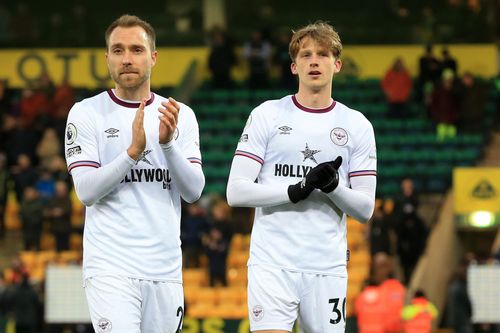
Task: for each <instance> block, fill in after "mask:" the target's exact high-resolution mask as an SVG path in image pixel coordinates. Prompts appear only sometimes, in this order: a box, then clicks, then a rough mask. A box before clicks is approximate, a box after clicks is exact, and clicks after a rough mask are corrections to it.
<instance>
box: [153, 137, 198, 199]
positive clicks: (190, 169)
mask: <svg viewBox="0 0 500 333" xmlns="http://www.w3.org/2000/svg"><path fill="white" fill-rule="evenodd" d="M161 147H162V150H163V154H164V155H165V159H166V160H167V163H168V170H169V172H170V173H171V174H172V178H173V179H174V182H175V185H176V186H177V189H178V190H179V193H180V195H181V197H182V198H183V199H184V200H185V201H187V202H194V201H196V200H198V199H199V198H200V196H201V193H202V191H203V187H204V186H205V175H204V174H203V170H202V169H201V167H200V166H198V165H196V164H195V163H191V162H190V161H189V160H188V159H187V158H186V157H185V156H183V155H182V153H181V151H180V149H179V147H178V146H177V144H176V143H175V142H169V143H166V144H164V145H161Z"/></svg>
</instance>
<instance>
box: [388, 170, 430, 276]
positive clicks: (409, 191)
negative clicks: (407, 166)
mask: <svg viewBox="0 0 500 333" xmlns="http://www.w3.org/2000/svg"><path fill="white" fill-rule="evenodd" d="M418 205H419V201H418V195H417V194H416V193H415V190H414V186H413V181H412V180H411V179H409V178H405V179H403V181H402V182H401V194H400V195H399V196H398V197H397V198H396V199H395V203H394V213H393V218H394V220H393V221H394V228H395V231H396V238H397V253H398V256H399V259H400V262H401V266H402V268H403V273H404V284H405V285H408V283H409V281H410V278H411V275H412V273H413V270H414V269H415V266H416V265H417V262H418V259H419V258H420V256H421V255H422V253H423V252H424V249H425V244H426V241H427V234H428V231H427V226H426V225H425V223H424V221H423V220H422V219H421V218H420V216H419V214H418V211H417V209H418Z"/></svg>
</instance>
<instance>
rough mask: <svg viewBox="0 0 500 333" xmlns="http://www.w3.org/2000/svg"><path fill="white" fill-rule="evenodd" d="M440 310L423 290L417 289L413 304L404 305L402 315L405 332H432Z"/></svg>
mask: <svg viewBox="0 0 500 333" xmlns="http://www.w3.org/2000/svg"><path fill="white" fill-rule="evenodd" d="M437 315H438V310H437V308H436V306H435V305H434V304H432V303H431V302H430V301H429V300H428V299H427V298H426V296H425V293H424V292H423V291H422V290H417V291H416V292H415V295H414V296H413V299H412V300H411V304H409V305H407V306H405V307H404V309H403V311H402V314H401V316H402V317H403V320H404V321H405V324H404V332H405V333H431V331H432V321H433V320H434V319H435V318H436V317H437Z"/></svg>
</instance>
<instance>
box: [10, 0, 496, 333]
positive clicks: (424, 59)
mask: <svg viewBox="0 0 500 333" xmlns="http://www.w3.org/2000/svg"><path fill="white" fill-rule="evenodd" d="M124 13H130V14H135V15H138V16H140V17H141V18H143V19H145V20H146V21H148V22H150V23H151V24H152V25H153V26H154V28H155V29H156V33H157V48H158V51H159V57H158V62H157V65H156V68H155V70H154V71H153V78H152V86H153V90H154V91H155V92H156V93H158V94H161V95H163V96H173V97H175V98H176V99H178V100H180V101H182V102H185V103H187V104H189V105H190V106H191V107H192V108H193V109H194V111H195V113H196V115H197V118H198V121H199V125H200V141H201V150H202V157H203V168H204V172H205V175H206V180H207V185H206V187H205V190H204V194H203V196H202V198H201V199H200V200H199V201H198V202H197V203H194V204H189V205H184V207H183V208H184V215H183V221H182V233H181V238H182V242H183V245H182V246H183V255H184V269H183V276H184V286H185V287H184V289H185V299H186V312H185V313H186V318H185V321H184V332H188V333H189V332H207V333H208V332H248V331H249V325H248V320H247V312H248V310H247V306H246V283H247V278H246V273H247V272H246V271H247V269H246V261H247V259H248V247H249V241H250V231H251V227H252V218H253V211H252V210H251V209H234V208H230V207H229V206H228V205H227V203H226V201H225V186H226V181H227V178H228V174H229V167H230V163H231V159H232V156H233V153H234V150H235V148H236V144H237V142H238V139H239V136H240V135H241V131H242V129H243V126H244V124H245V121H246V118H247V117H248V115H249V113H250V112H251V110H252V109H253V108H254V107H255V106H257V105H258V104H260V103H261V102H263V101H264V100H267V99H275V98H281V97H283V96H284V95H287V94H292V93H294V92H295V91H296V80H295V78H294V77H293V76H291V75H290V71H289V68H290V59H289V56H288V42H289V38H290V35H291V31H292V30H293V29H297V28H299V27H301V26H303V25H305V24H307V23H310V22H314V21H316V20H319V19H321V20H325V21H328V22H330V23H331V24H332V25H334V26H335V28H336V29H337V30H338V31H339V33H340V36H341V39H342V42H343V44H344V52H343V56H342V60H343V69H342V72H341V73H340V74H339V75H338V76H336V77H335V79H334V88H333V96H334V99H335V100H338V101H340V102H342V103H344V104H346V105H348V106H349V107H351V108H353V109H356V110H359V111H361V112H362V113H363V114H364V115H365V116H366V117H367V118H368V119H369V120H370V121H371V123H372V124H373V126H374V129H375V133H376V140H377V149H378V186H377V204H376V210H375V213H374V215H373V218H372V221H371V222H370V223H369V224H367V225H362V224H360V223H357V222H356V221H353V220H351V219H349V222H348V244H349V249H350V260H349V262H348V273H349V287H348V295H347V296H348V297H347V305H346V309H345V316H346V319H347V331H348V332H358V331H359V332H368V331H367V330H366V328H367V327H372V328H373V327H375V326H376V325H380V324H381V323H382V322H385V321H388V320H389V319H387V320H380V318H393V319H394V321H393V322H392V324H391V325H392V326H391V325H389V324H388V325H385V326H384V328H380V330H377V332H401V331H402V329H403V328H404V327H407V324H408V323H412V322H414V321H418V320H424V321H427V323H428V324H429V325H432V329H433V330H434V331H439V332H476V333H478V332H499V326H498V325H499V323H500V265H499V263H500V236H499V235H500V233H499V225H500V223H499V221H500V168H499V166H500V112H499V101H500V99H499V98H500V77H499V76H498V73H499V72H498V64H499V53H498V46H499V42H500V1H498V0H437V1H417V0H411V1H410V0H408V1H398V0H385V1H382V0H379V1H368V0H364V1H362V0H353V1H316V2H296V3H293V4H291V3H290V1H284V0H254V1H252V2H242V1H224V0H167V1H165V0H161V1H160V0H152V1H148V2H147V3H144V4H139V3H137V1H131V0H122V1H120V2H113V3H110V2H109V3H104V2H102V1H95V0H90V1H85V2H75V1H57V0H54V1H43V2H40V1H15V2H14V1H5V0H0V63H1V66H0V117H1V118H0V120H1V123H0V333H3V332H9V333H14V332H18V333H20V332H48V333H51V332H54V333H56V332H57V333H62V332H64V333H72V332H75V333H76V332H93V330H92V327H91V326H90V325H89V319H88V310H87V308H86V303H85V297H84V296H83V290H82V288H81V285H82V281H81V258H82V232H83V225H84V214H85V209H84V206H83V205H82V204H81V203H80V202H79V201H78V199H77V198H76V196H75V193H74V191H73V185H72V181H71V178H70V176H69V175H68V173H67V171H66V165H65V160H64V130H65V124H66V117H67V114H68V112H69V109H70V108H71V107H72V105H73V104H74V103H75V102H77V101H80V100H82V99H83V98H86V97H90V96H92V95H94V94H96V93H98V92H100V91H102V90H103V89H107V88H110V87H112V86H113V84H112V81H111V80H110V78H109V75H108V73H107V68H106V63H105V58H104V52H105V46H104V45H105V43H104V31H105V29H106V27H107V26H108V25H109V24H110V23H111V22H112V21H113V20H114V19H116V18H117V17H118V16H120V15H121V14H124ZM417 291H418V293H417V296H419V297H420V296H422V294H423V295H425V297H426V299H427V301H428V302H430V303H432V304H433V305H434V306H435V309H436V311H431V312H432V313H433V315H432V316H429V317H428V318H427V317H426V318H424V319H422V318H421V317H418V316H417V315H416V313H417V312H418V311H417V312H412V311H408V309H410V310H411V308H408V306H411V302H412V300H414V297H413V296H414V295H415V292H417ZM384 297H385V298H384ZM382 305H383V306H382ZM381 308H384V311H385V312H381ZM405 309H406V310H407V311H406V312H405V311H404V310H405ZM403 312H404V313H405V316H404V320H405V321H404V323H403V319H402V318H403V317H402V316H401V313H403ZM374 325H375V326H374ZM405 325H406V326H405ZM388 327H389V328H388ZM408 327H409V326H408ZM377 329H378V328H377ZM372 332H373V331H372ZM416 332H425V330H417V331H416Z"/></svg>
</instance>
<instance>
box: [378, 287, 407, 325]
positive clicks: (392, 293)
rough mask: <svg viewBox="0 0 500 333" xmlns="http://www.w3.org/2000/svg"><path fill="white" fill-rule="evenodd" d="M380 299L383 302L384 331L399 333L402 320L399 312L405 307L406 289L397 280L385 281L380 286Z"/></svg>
mask: <svg viewBox="0 0 500 333" xmlns="http://www.w3.org/2000/svg"><path fill="white" fill-rule="evenodd" d="M380 290H381V293H382V298H383V300H384V307H385V315H384V317H383V318H384V323H385V331H386V332H401V331H402V330H403V320H402V319H401V311H402V310H403V307H404V305H405V296H406V288H405V287H404V286H403V285H402V284H401V282H399V280H397V279H387V280H385V281H384V282H383V283H382V284H381V285H380Z"/></svg>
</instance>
